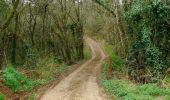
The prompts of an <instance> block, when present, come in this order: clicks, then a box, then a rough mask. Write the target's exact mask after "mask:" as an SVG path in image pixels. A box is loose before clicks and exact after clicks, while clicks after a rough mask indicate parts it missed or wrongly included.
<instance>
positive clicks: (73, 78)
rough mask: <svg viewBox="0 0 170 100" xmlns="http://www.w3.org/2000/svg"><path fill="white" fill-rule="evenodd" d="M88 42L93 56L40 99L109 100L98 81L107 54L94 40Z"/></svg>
mask: <svg viewBox="0 0 170 100" xmlns="http://www.w3.org/2000/svg"><path fill="white" fill-rule="evenodd" d="M87 43H88V45H89V46H90V48H91V50H92V58H91V59H90V60H88V61H87V62H85V63H84V64H82V65H81V66H80V67H79V68H78V69H77V70H76V71H74V72H73V73H72V74H70V75H69V76H68V77H66V78H65V79H63V80H62V81H61V82H60V83H59V84H57V85H56V86H55V87H54V88H52V89H48V90H47V91H46V92H45V94H44V95H43V96H42V97H41V98H40V100H107V99H106V95H105V94H104V93H103V92H102V91H101V88H100V87H99V85H98V83H97V78H98V77H99V73H100V71H101V65H102V64H103V61H104V59H105V58H106V56H105V54H104V52H103V51H102V49H101V47H100V45H99V44H98V43H96V42H95V41H94V40H92V39H90V38H88V39H87Z"/></svg>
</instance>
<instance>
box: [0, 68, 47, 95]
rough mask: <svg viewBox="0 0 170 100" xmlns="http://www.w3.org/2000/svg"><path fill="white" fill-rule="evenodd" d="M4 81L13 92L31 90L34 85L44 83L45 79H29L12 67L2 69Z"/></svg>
mask: <svg viewBox="0 0 170 100" xmlns="http://www.w3.org/2000/svg"><path fill="white" fill-rule="evenodd" d="M3 77H4V82H5V84H6V85H8V86H9V87H10V88H11V89H12V90H13V91H14V92H20V91H31V90H32V89H33V88H34V87H35V86H37V85H42V84H45V83H46V81H45V80H31V79H29V78H28V77H26V76H25V75H23V74H21V73H20V72H18V71H17V70H15V69H14V68H12V67H9V68H6V69H5V70H4V71H3Z"/></svg>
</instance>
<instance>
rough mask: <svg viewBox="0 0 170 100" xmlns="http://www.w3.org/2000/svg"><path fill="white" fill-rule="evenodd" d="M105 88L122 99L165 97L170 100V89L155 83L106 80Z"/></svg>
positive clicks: (134, 99)
mask: <svg viewBox="0 0 170 100" xmlns="http://www.w3.org/2000/svg"><path fill="white" fill-rule="evenodd" d="M103 86H104V88H105V90H106V91H107V92H108V93H109V94H110V95H112V96H117V97H118V98H120V99H121V100H155V99H156V98H158V97H163V98H165V99H163V100H169V98H170V89H163V88H160V87H157V86H156V85H155V84H145V85H137V84H132V83H129V82H128V81H125V80H117V79H114V80H104V81H103Z"/></svg>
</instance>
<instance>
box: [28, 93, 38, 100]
mask: <svg viewBox="0 0 170 100" xmlns="http://www.w3.org/2000/svg"><path fill="white" fill-rule="evenodd" d="M35 98H36V94H35V93H31V95H30V96H29V97H28V100H35Z"/></svg>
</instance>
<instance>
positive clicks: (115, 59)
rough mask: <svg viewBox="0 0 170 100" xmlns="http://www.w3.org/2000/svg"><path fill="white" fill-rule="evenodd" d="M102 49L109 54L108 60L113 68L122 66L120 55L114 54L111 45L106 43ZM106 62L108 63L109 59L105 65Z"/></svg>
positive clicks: (118, 68)
mask: <svg viewBox="0 0 170 100" xmlns="http://www.w3.org/2000/svg"><path fill="white" fill-rule="evenodd" d="M104 49H105V51H106V52H107V54H108V56H109V60H111V61H112V66H113V69H114V70H122V69H123V68H124V60H123V59H122V58H121V57H119V56H117V55H116V53H115V52H114V50H113V46H112V45H107V44H106V45H105V48H104ZM108 64H109V61H108V62H107V64H105V65H106V66H107V65H108Z"/></svg>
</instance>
